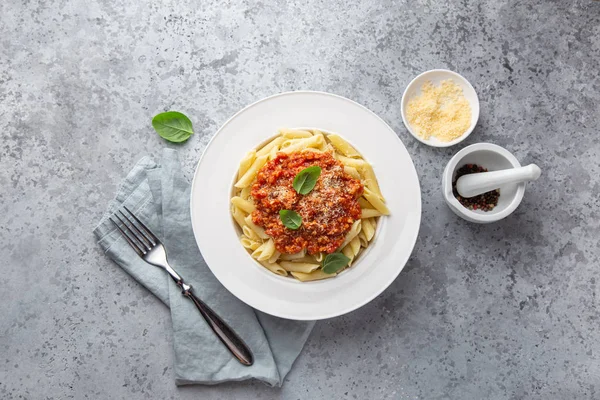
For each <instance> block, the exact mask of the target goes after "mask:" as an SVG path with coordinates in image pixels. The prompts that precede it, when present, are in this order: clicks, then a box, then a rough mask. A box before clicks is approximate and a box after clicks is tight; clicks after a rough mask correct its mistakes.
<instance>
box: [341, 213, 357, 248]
mask: <svg viewBox="0 0 600 400" xmlns="http://www.w3.org/2000/svg"><path fill="white" fill-rule="evenodd" d="M361 229H362V220H360V219H359V220H357V221H354V223H353V224H352V227H351V228H350V232H348V234H347V235H346V239H344V243H342V245H341V246H340V248H342V247H345V246H346V245H347V244H348V243H350V241H351V240H352V239H354V238H355V237H356V236H358V234H359V233H360V231H361Z"/></svg>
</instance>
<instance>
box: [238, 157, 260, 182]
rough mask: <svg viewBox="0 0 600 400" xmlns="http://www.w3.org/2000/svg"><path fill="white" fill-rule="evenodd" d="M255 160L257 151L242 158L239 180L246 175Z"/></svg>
mask: <svg viewBox="0 0 600 400" xmlns="http://www.w3.org/2000/svg"><path fill="white" fill-rule="evenodd" d="M255 158H256V151H254V150H251V151H249V152H248V153H246V155H245V156H244V158H242V161H240V168H239V169H238V176H237V178H238V180H239V179H240V178H241V177H242V176H243V175H244V174H245V173H246V171H247V170H248V168H250V166H251V165H252V163H253V162H254V159H255Z"/></svg>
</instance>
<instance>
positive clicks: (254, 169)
mask: <svg viewBox="0 0 600 400" xmlns="http://www.w3.org/2000/svg"><path fill="white" fill-rule="evenodd" d="M267 158H268V156H267V155H264V156H260V157H257V158H256V159H255V160H254V162H253V163H252V165H251V166H250V167H249V168H248V170H247V171H246V173H244V175H243V176H242V177H241V178H240V179H239V180H238V181H237V182H236V184H235V185H234V186H235V187H236V188H240V189H243V188H245V187H246V186H250V184H251V183H252V181H253V180H254V178H256V175H257V174H258V170H259V169H261V168H262V167H263V166H264V165H265V164H266V162H267Z"/></svg>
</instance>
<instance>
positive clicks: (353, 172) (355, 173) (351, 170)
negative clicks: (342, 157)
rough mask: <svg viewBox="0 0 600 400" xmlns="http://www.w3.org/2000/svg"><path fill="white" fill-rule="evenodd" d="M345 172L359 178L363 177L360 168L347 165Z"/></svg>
mask: <svg viewBox="0 0 600 400" xmlns="http://www.w3.org/2000/svg"><path fill="white" fill-rule="evenodd" d="M344 172H345V173H347V174H348V175H350V176H351V177H353V178H354V179H358V180H360V179H361V177H360V174H359V173H358V170H357V169H356V168H354V167H351V166H349V165H345V166H344Z"/></svg>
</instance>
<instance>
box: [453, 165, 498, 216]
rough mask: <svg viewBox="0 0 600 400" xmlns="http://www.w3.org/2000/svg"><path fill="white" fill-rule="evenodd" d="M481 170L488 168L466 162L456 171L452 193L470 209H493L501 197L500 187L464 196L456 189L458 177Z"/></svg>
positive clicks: (485, 170)
mask: <svg viewBox="0 0 600 400" xmlns="http://www.w3.org/2000/svg"><path fill="white" fill-rule="evenodd" d="M479 172H487V169H486V168H483V167H481V166H479V165H477V164H465V165H463V166H462V167H460V168H459V169H458V170H457V171H456V175H455V176H454V179H453V180H452V193H453V194H454V197H456V199H457V200H458V201H459V202H460V204H462V205H463V206H465V207H466V208H468V209H469V210H481V211H491V210H492V209H493V208H494V207H496V206H497V205H498V198H499V197H500V190H499V189H495V190H491V191H489V192H485V193H483V194H480V195H477V196H474V197H462V196H461V195H460V194H458V191H457V190H456V182H457V181H458V178H460V177H461V176H463V175H468V174H476V173H479Z"/></svg>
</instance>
